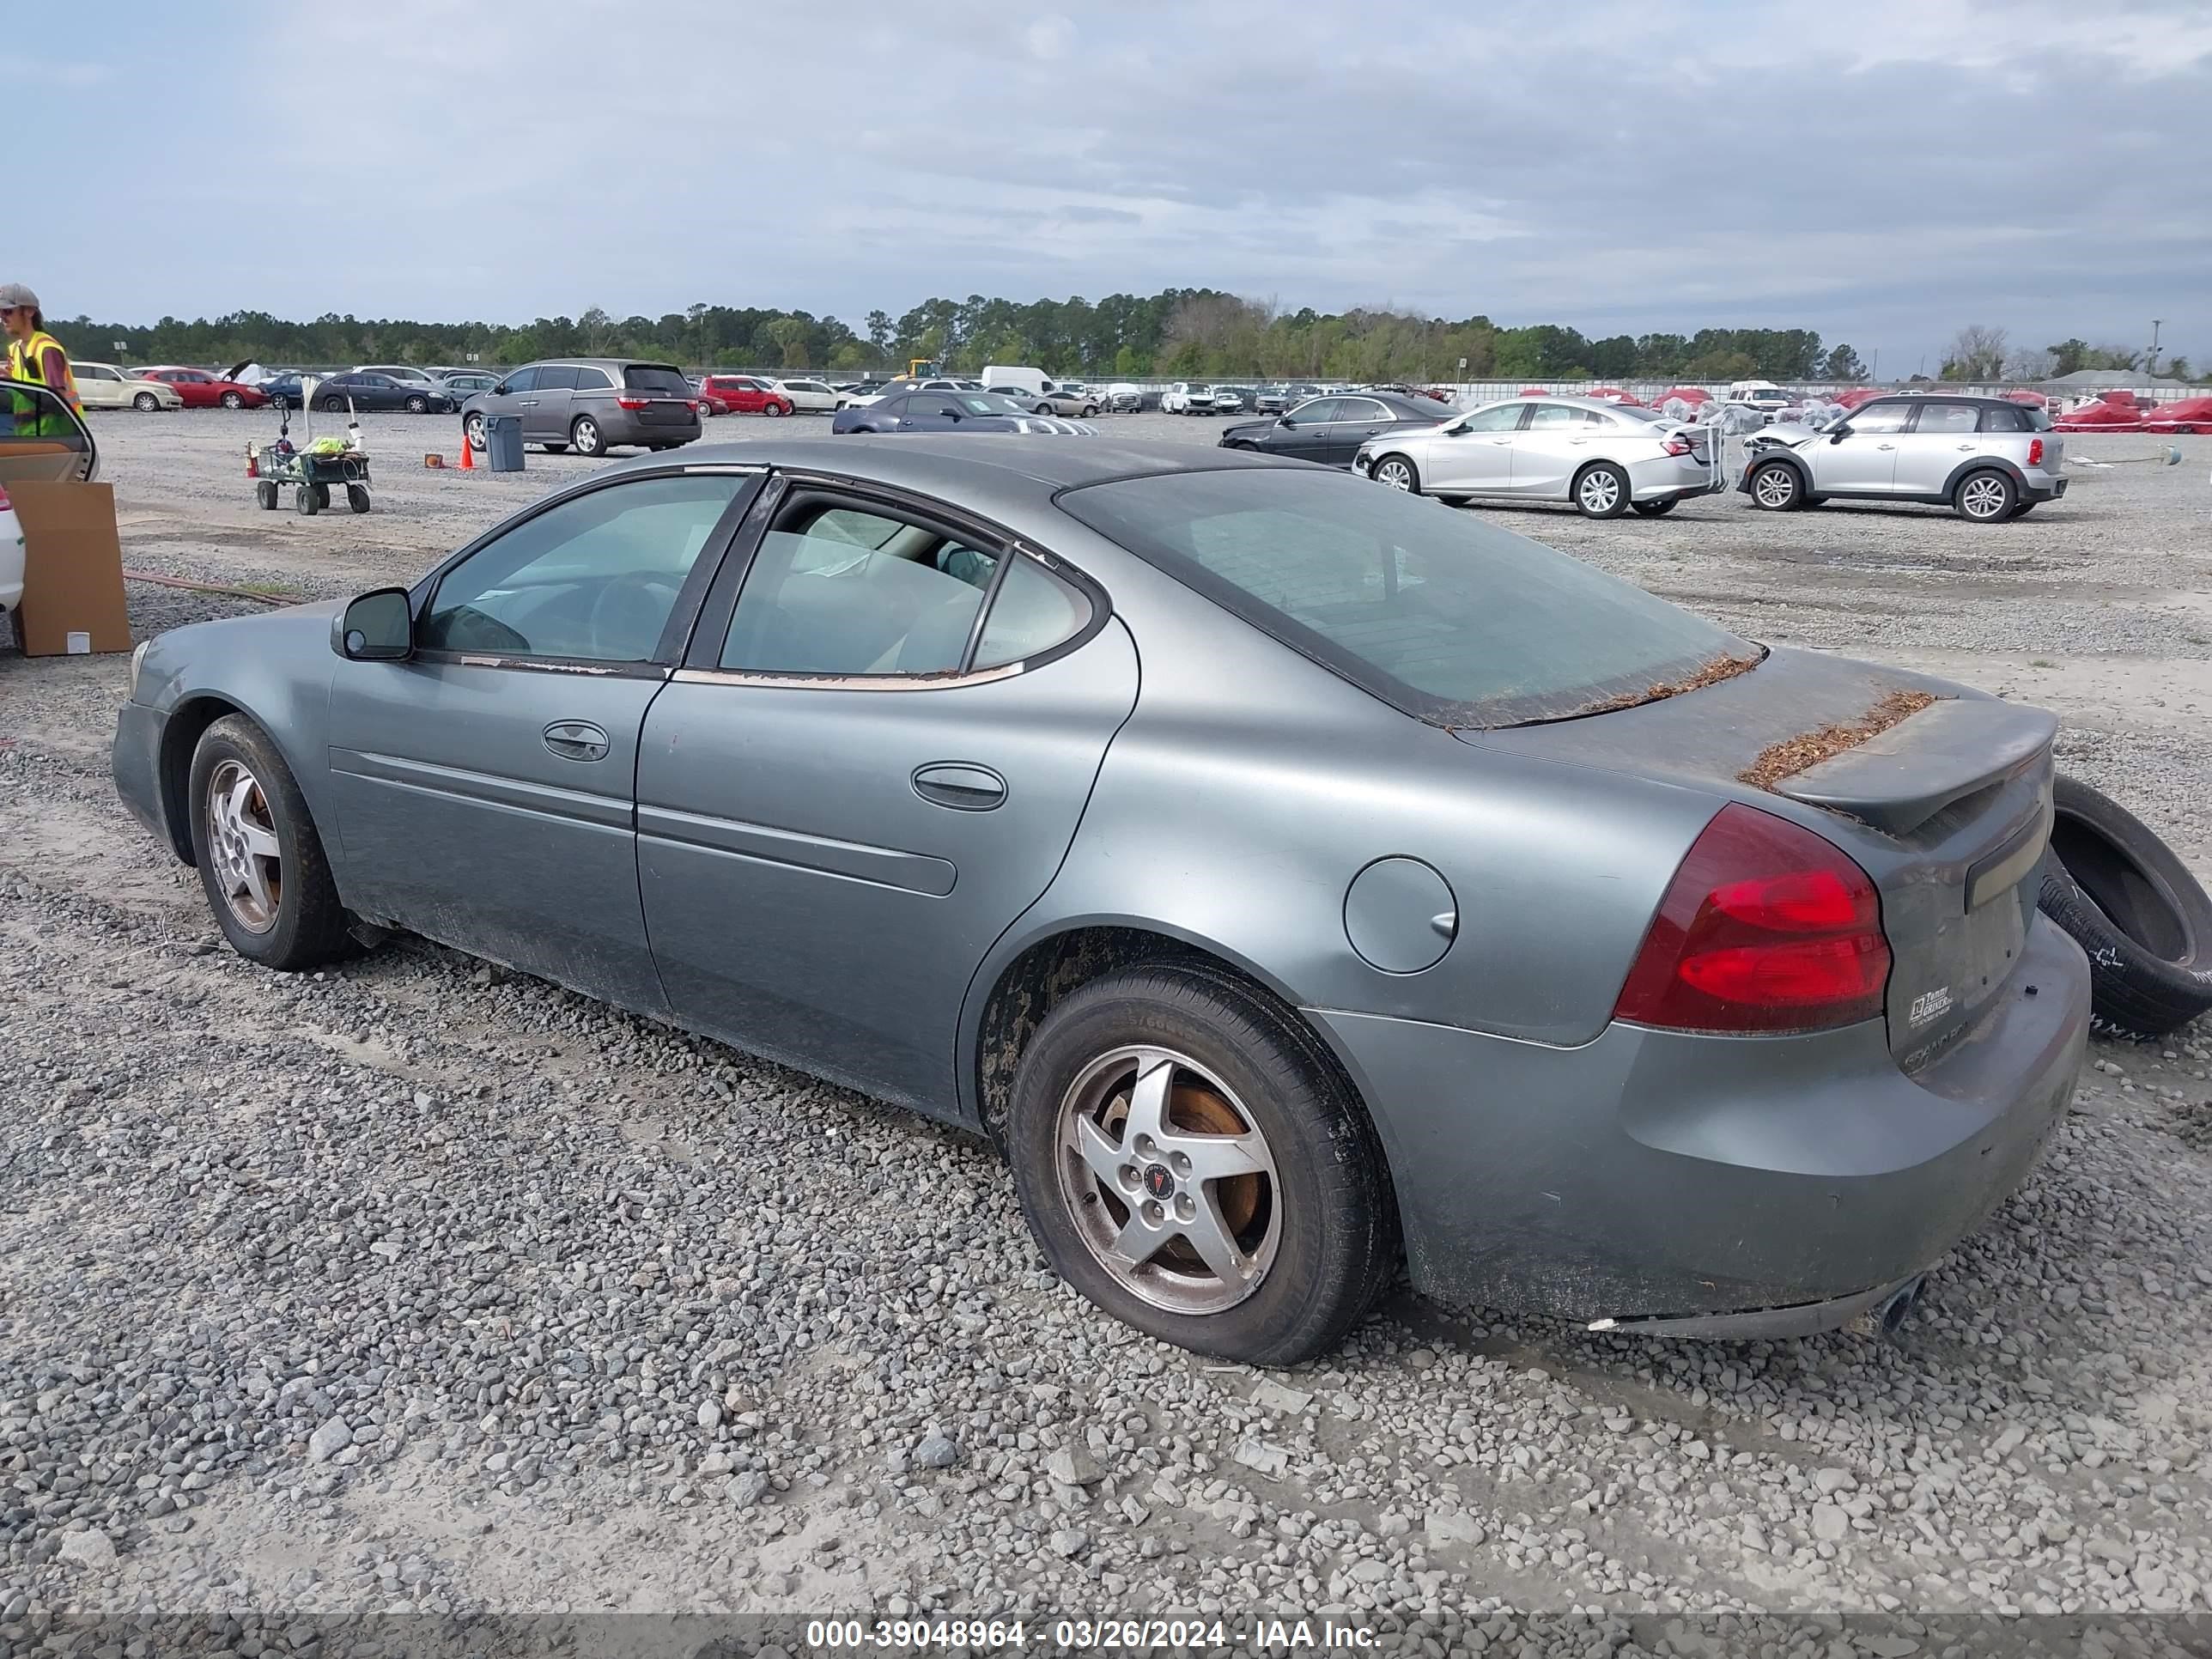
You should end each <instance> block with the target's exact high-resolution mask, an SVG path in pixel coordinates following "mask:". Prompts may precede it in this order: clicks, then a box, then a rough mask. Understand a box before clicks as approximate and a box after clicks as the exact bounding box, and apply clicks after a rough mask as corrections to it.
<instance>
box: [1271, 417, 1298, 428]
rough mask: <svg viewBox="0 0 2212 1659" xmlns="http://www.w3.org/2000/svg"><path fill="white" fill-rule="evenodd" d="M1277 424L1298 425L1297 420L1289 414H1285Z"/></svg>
mask: <svg viewBox="0 0 2212 1659" xmlns="http://www.w3.org/2000/svg"><path fill="white" fill-rule="evenodd" d="M1275 424H1276V425H1277V426H1296V425H1297V422H1296V421H1294V420H1292V419H1291V417H1290V416H1287V415H1285V416H1283V417H1282V418H1281V419H1280V420H1279V421H1277V422H1275Z"/></svg>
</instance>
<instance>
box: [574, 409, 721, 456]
mask: <svg viewBox="0 0 2212 1659" xmlns="http://www.w3.org/2000/svg"><path fill="white" fill-rule="evenodd" d="M591 413H592V419H593V420H595V421H597V422H599V435H600V436H601V437H603V438H605V440H606V441H607V444H608V447H611V448H612V447H624V446H630V447H635V446H639V445H644V444H684V443H690V441H692V440H693V439H695V438H696V437H697V436H698V435H699V433H700V429H701V428H700V422H699V417H698V416H696V415H694V416H692V417H691V418H690V420H688V421H669V422H659V421H651V422H648V421H647V420H646V419H645V418H644V412H643V411H642V410H628V409H622V408H608V409H605V410H592V411H591Z"/></svg>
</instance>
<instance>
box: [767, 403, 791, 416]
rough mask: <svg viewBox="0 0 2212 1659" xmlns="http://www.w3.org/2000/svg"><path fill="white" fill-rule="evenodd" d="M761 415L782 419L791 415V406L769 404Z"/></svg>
mask: <svg viewBox="0 0 2212 1659" xmlns="http://www.w3.org/2000/svg"><path fill="white" fill-rule="evenodd" d="M761 413H762V414H763V415H774V416H778V417H781V416H786V415H788V414H790V413H791V405H790V404H768V405H767V406H766V407H765V408H763V410H761Z"/></svg>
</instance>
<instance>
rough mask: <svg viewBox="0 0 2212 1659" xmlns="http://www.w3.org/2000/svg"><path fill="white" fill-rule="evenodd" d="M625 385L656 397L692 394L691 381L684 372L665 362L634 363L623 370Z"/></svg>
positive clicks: (685, 396)
mask: <svg viewBox="0 0 2212 1659" xmlns="http://www.w3.org/2000/svg"><path fill="white" fill-rule="evenodd" d="M623 386H625V387H626V388H628V389H629V391H632V392H644V393H646V394H647V396H649V397H654V398H689V397H690V395H691V382H690V381H689V380H685V379H684V372H683V371H682V370H681V369H676V368H669V367H668V366H667V365H666V364H665V363H632V364H631V365H630V366H629V368H625V369H624V370H623Z"/></svg>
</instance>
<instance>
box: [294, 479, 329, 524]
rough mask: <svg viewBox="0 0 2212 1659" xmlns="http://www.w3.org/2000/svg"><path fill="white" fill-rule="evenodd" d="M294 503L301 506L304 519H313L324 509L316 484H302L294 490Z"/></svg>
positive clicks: (301, 514)
mask: <svg viewBox="0 0 2212 1659" xmlns="http://www.w3.org/2000/svg"><path fill="white" fill-rule="evenodd" d="M292 505H293V506H294V507H297V508H299V510H300V516H301V518H303V519H312V518H313V517H314V516H315V514H316V513H319V512H321V511H322V510H323V504H322V502H321V501H319V500H318V499H317V498H316V495H315V486H314V485H313V484H301V486H300V487H299V488H298V489H295V490H294V491H293V492H292Z"/></svg>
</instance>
